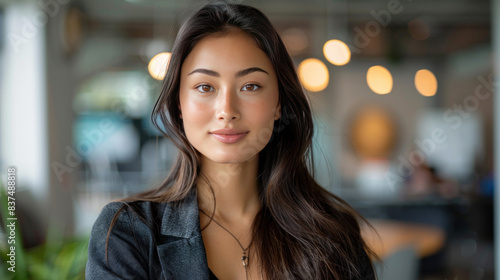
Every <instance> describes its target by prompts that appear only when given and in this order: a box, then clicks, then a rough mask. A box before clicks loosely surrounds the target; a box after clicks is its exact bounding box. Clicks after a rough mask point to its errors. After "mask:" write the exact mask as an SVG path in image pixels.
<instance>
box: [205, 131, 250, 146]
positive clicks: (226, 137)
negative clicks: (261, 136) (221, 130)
mask: <svg viewBox="0 0 500 280" xmlns="http://www.w3.org/2000/svg"><path fill="white" fill-rule="evenodd" d="M210 134H211V135H212V136H213V137H215V139H217V140H219V141H220V142H222V143H226V144H232V143H236V142H238V141H240V140H241V139H243V138H244V137H245V136H246V135H247V134H248V132H244V133H238V134H217V133H210Z"/></svg>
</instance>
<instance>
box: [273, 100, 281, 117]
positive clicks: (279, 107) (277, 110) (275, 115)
mask: <svg viewBox="0 0 500 280" xmlns="http://www.w3.org/2000/svg"><path fill="white" fill-rule="evenodd" d="M280 117H281V103H278V107H276V112H275V113H274V120H275V121H276V120H278V119H279V118H280Z"/></svg>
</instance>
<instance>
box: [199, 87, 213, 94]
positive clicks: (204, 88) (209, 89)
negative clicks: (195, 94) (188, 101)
mask: <svg viewBox="0 0 500 280" xmlns="http://www.w3.org/2000/svg"><path fill="white" fill-rule="evenodd" d="M196 88H197V89H198V91H200V92H203V93H205V92H210V91H214V88H213V87H211V86H209V85H199V86H197V87H196Z"/></svg>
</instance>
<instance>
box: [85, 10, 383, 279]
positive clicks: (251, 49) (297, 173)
mask: <svg viewBox="0 0 500 280" xmlns="http://www.w3.org/2000/svg"><path fill="white" fill-rule="evenodd" d="M157 117H160V119H161V123H162V125H163V127H165V131H162V132H163V133H164V134H165V136H167V137H169V138H170V139H172V141H173V142H174V143H175V145H176V146H177V147H178V148H179V150H180V153H179V157H178V158H177V161H176V162H175V164H174V166H173V168H172V170H171V172H170V174H169V175H168V177H167V179H166V180H165V181H164V182H163V183H162V184H161V186H160V187H158V188H156V189H153V190H150V191H147V192H143V193H141V194H138V195H135V196H133V197H130V198H127V199H123V200H121V201H117V202H112V203H110V204H108V205H106V206H105V207H104V208H103V210H102V212H101V214H100V215H99V217H98V219H97V221H96V222H95V224H94V226H93V229H92V234H91V237H90V243H89V259H88V263H87V269H86V275H87V279H374V278H375V276H374V271H373V268H372V264H371V261H370V258H369V256H372V253H371V251H370V250H369V249H368V248H366V246H365V243H364V242H363V239H362V238H361V235H360V228H359V225H358V219H360V218H361V217H360V216H359V215H357V214H356V212H355V211H354V210H353V209H352V208H351V207H349V206H348V205H347V204H346V203H345V202H344V201H342V200H341V199H340V198H338V197H336V196H335V195H333V194H330V193H329V192H327V191H326V190H324V189H323V188H322V187H321V186H319V185H318V184H317V183H316V182H315V180H314V179H313V177H312V176H311V175H310V173H309V171H308V163H309V164H311V162H310V161H309V162H308V159H310V158H309V157H308V155H309V153H310V149H311V138H312V135H313V123H312V118H311V111H310V108H309V105H308V101H307V98H306V96H305V94H304V92H303V90H302V87H301V85H300V83H299V80H298V78H297V75H296V72H295V68H294V65H293V63H292V60H291V59H290V57H289V55H288V53H287V51H286V49H285V47H284V45H283V43H282V41H281V39H280V38H279V36H278V34H277V32H276V31H275V30H274V28H273V27H272V25H271V23H270V22H269V20H268V19H267V18H266V16H265V15H263V14H262V13H261V12H260V11H258V10H257V9H255V8H252V7H249V6H245V5H237V4H230V3H216V4H209V5H206V6H204V7H203V8H201V9H200V10H199V11H197V12H196V13H194V14H193V15H192V16H191V17H190V18H189V19H188V20H187V21H186V22H185V23H184V25H183V26H182V27H181V29H180V31H179V33H178V35H177V38H176V41H175V43H174V46H173V49H172V56H171V60H170V62H169V67H168V71H167V75H166V77H165V79H164V84H163V88H162V92H161V95H160V97H159V99H158V101H157V102H156V105H155V108H154V110H153V114H152V120H153V122H154V123H155V126H156V127H157V128H158V129H160V130H161V127H162V126H161V125H159V124H158V123H156V122H155V120H156V119H157Z"/></svg>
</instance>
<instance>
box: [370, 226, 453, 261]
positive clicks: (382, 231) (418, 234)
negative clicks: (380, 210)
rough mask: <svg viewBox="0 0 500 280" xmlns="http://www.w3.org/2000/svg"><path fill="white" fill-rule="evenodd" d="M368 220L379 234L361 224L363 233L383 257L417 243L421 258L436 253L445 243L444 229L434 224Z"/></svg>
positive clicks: (372, 247)
mask: <svg viewBox="0 0 500 280" xmlns="http://www.w3.org/2000/svg"><path fill="white" fill-rule="evenodd" d="M368 222H369V223H370V224H371V225H372V226H373V227H374V228H375V230H376V231H377V233H378V234H379V236H377V234H376V233H375V232H374V231H373V229H371V228H370V227H369V226H367V225H362V226H361V234H362V236H363V238H364V239H365V242H366V243H367V245H368V246H369V247H370V248H371V249H372V250H374V251H375V253H376V254H378V256H379V257H380V258H382V259H383V258H385V257H387V256H389V255H390V254H392V253H394V252H396V251H397V250H398V249H400V248H403V247H405V246H408V245H411V244H414V245H415V247H416V249H417V254H418V256H419V257H421V258H422V257H426V256H430V255H432V254H434V253H436V252H437V251H439V249H441V248H442V247H443V245H444V241H445V233H444V231H443V230H441V229H440V228H437V227H434V226H429V225H423V224H416V223H407V222H399V221H392V220H368ZM379 237H380V239H379Z"/></svg>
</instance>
